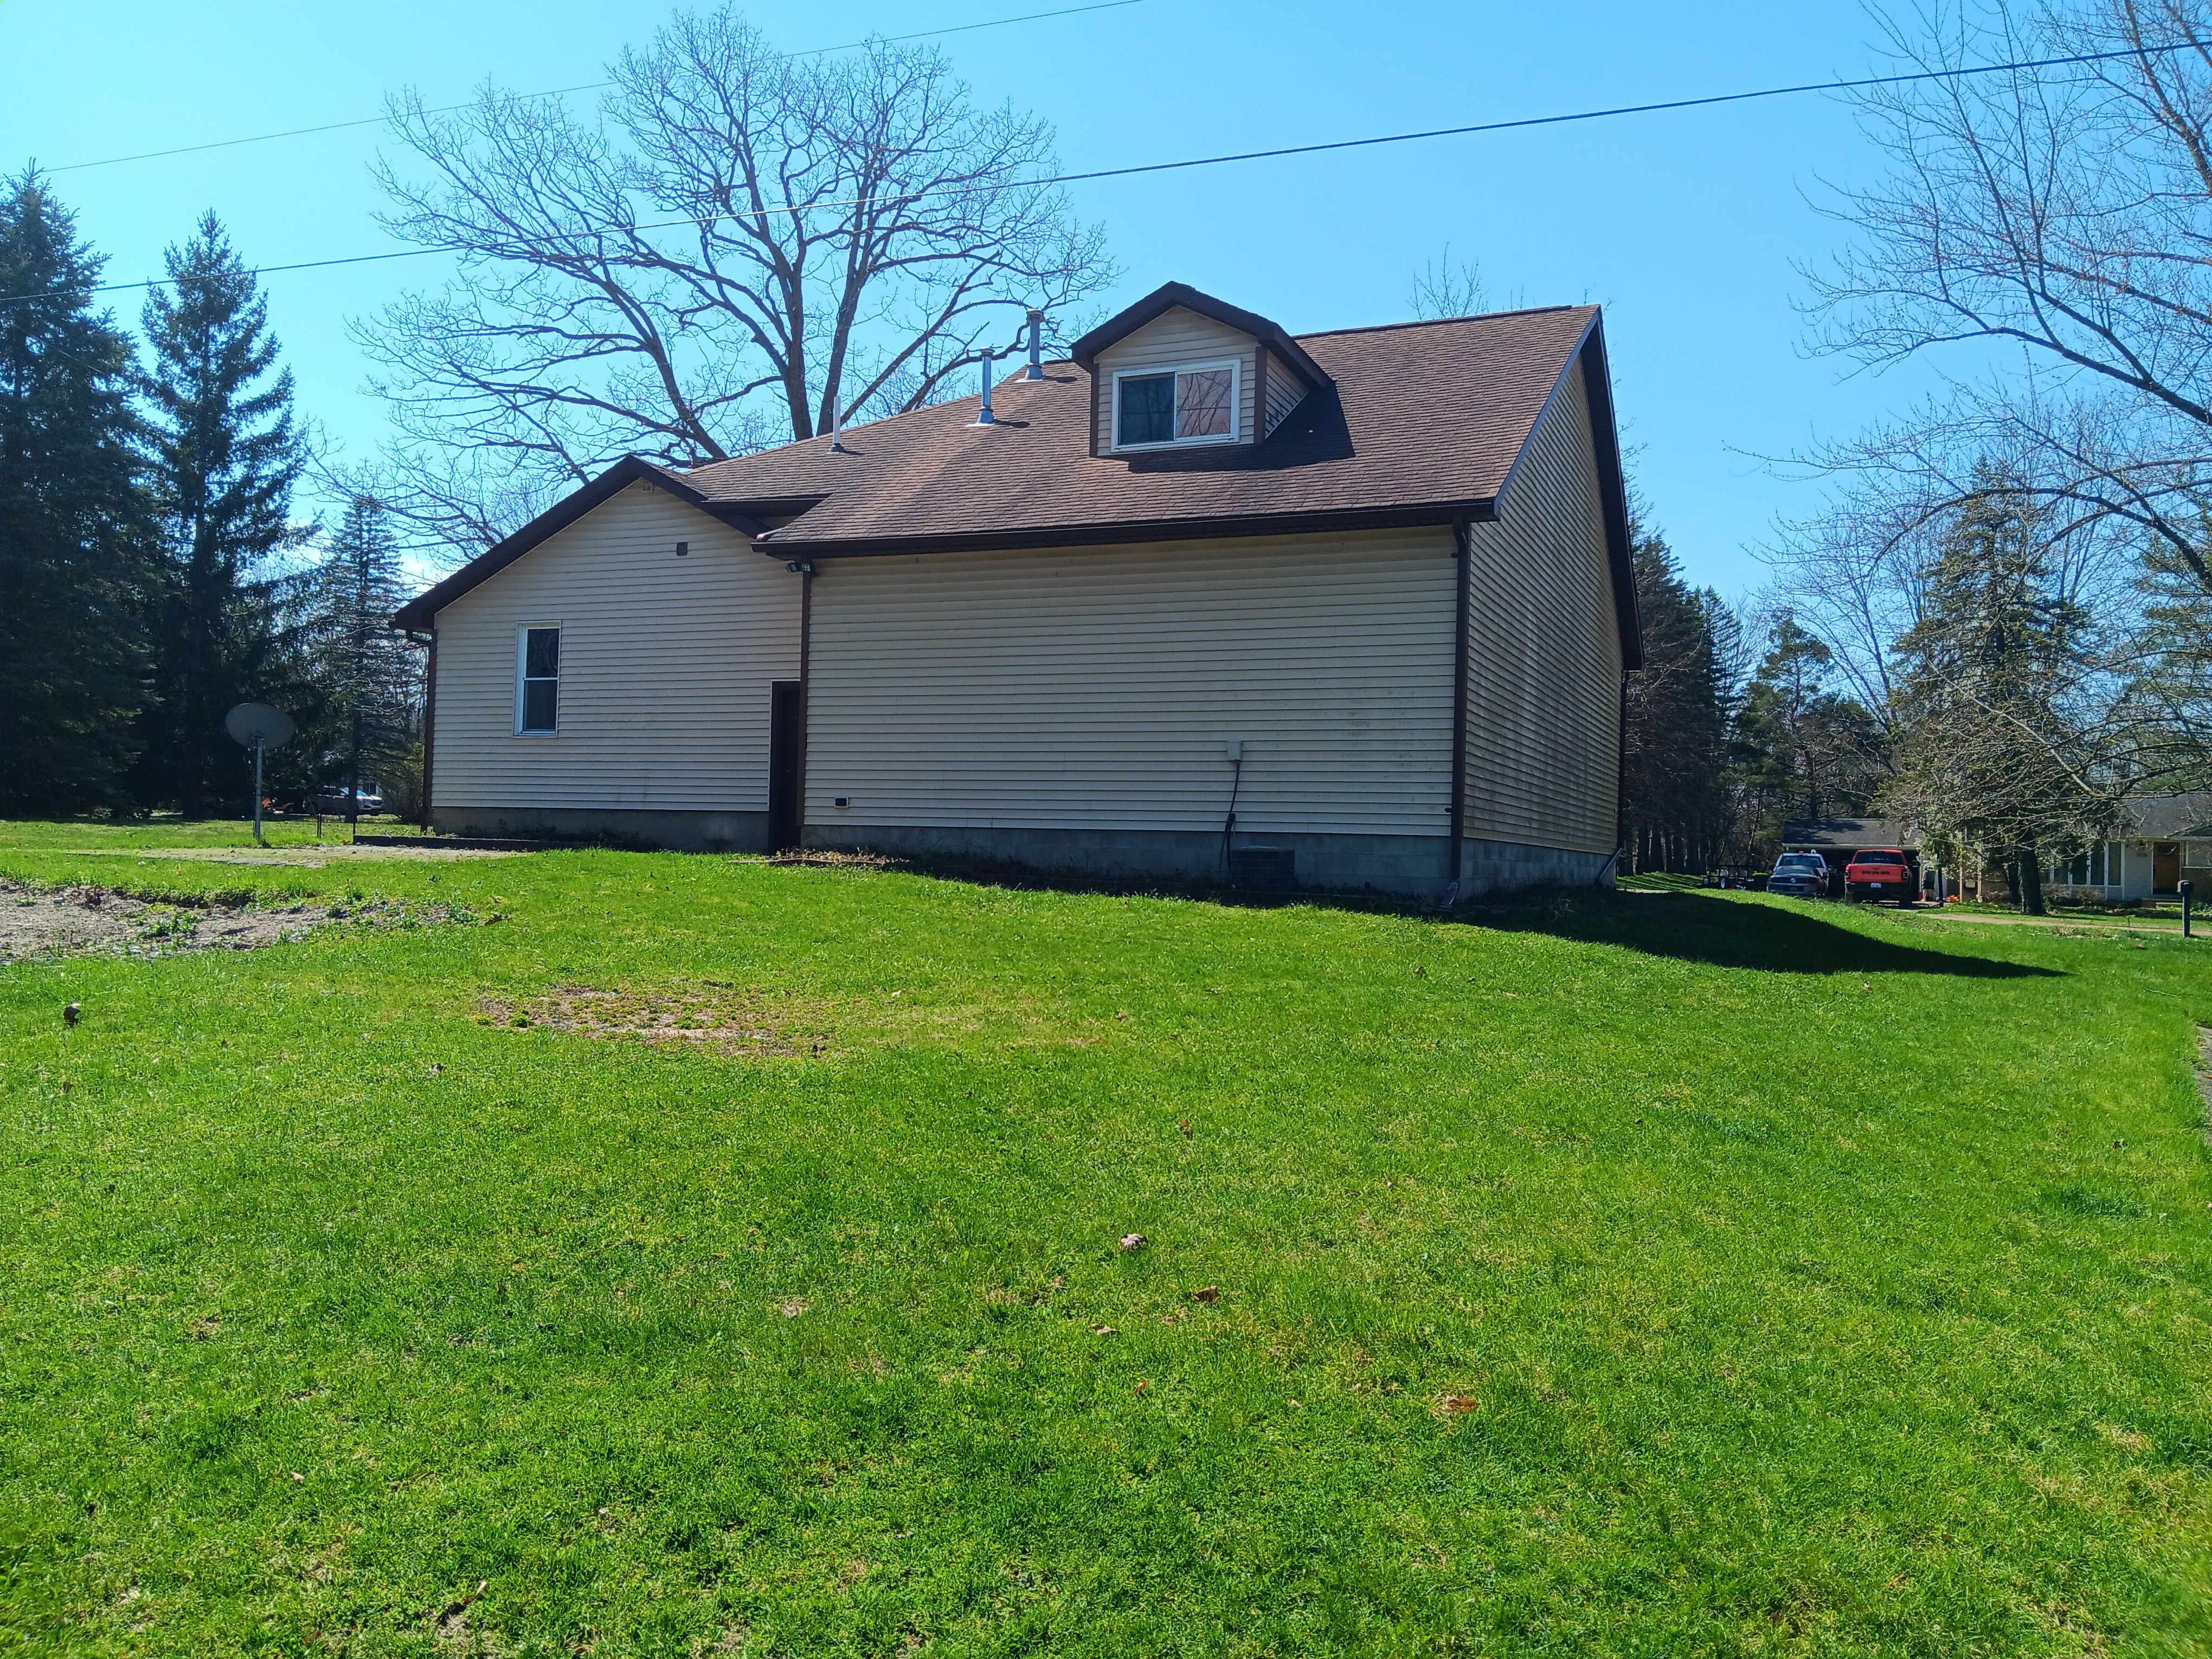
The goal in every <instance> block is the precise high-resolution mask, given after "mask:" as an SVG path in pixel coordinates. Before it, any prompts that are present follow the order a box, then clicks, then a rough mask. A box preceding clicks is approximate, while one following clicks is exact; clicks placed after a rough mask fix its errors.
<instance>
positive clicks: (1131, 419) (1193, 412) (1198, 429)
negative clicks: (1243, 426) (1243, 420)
mask: <svg viewBox="0 0 2212 1659" xmlns="http://www.w3.org/2000/svg"><path fill="white" fill-rule="evenodd" d="M1237 368H1238V366H1237V363H1235V362H1225V363H1196V364H1193V365H1192V366H1191V367H1190V368H1176V369H1169V370H1165V371H1155V370H1147V371H1146V372H1143V373H1134V372H1130V373H1124V374H1116V375H1115V377H1114V447H1115V448H1116V449H1133V448H1137V447H1140V446H1146V445H1152V444H1218V443H1228V442H1231V441H1234V440H1235V438H1236V436H1237Z"/></svg>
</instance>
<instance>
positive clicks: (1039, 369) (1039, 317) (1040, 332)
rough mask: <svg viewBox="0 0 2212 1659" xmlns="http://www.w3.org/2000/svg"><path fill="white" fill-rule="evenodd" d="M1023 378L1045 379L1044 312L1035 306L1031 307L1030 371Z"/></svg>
mask: <svg viewBox="0 0 2212 1659" xmlns="http://www.w3.org/2000/svg"><path fill="white" fill-rule="evenodd" d="M1022 378H1023V379H1024V380H1042V379H1044V313H1042V311H1039V310H1038V309H1037V308H1036V307H1035V306H1031V307H1030V372H1029V373H1028V374H1024V375H1023V376H1022Z"/></svg>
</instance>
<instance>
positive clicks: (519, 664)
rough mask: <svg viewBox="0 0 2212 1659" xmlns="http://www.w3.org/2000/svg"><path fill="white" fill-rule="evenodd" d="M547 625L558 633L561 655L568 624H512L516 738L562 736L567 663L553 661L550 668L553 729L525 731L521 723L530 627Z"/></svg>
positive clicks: (528, 656)
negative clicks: (563, 697) (562, 711)
mask: <svg viewBox="0 0 2212 1659" xmlns="http://www.w3.org/2000/svg"><path fill="white" fill-rule="evenodd" d="M546 628H550V629H553V630H554V632H556V634H558V635H560V636H561V644H560V647H559V649H560V652H561V654H562V657H563V658H565V657H566V656H567V655H568V623H557V622H529V623H516V624H515V626H514V735H515V736H516V737H518V738H557V737H559V736H560V735H561V682H562V680H564V679H566V678H568V664H567V662H565V661H561V662H558V663H556V666H555V668H554V671H553V729H552V730H551V731H550V732H536V731H525V730H524V729H523V726H522V710H523V686H524V680H525V675H526V671H527V670H528V668H529V666H530V635H531V633H532V630H533V629H546Z"/></svg>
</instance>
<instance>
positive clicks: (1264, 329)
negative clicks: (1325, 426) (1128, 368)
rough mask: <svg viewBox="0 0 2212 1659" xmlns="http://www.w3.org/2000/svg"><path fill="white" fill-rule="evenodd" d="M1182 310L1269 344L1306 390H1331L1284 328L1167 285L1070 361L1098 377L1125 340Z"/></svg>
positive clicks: (1092, 337)
mask: <svg viewBox="0 0 2212 1659" xmlns="http://www.w3.org/2000/svg"><path fill="white" fill-rule="evenodd" d="M1177 306H1181V307H1182V308H1183V309H1184V310H1185V311H1194V312H1196V313H1198V314H1199V315H1200V316H1201V317H1211V318H1212V319H1213V320H1214V321H1215V322H1217V323H1219V324H1221V325H1224V326H1225V327H1227V328H1234V329H1238V330H1241V331H1243V332H1244V333H1246V334H1249V335H1251V336H1252V337H1254V338H1255V339H1257V340H1259V341H1261V343H1264V344H1265V345H1266V346H1267V349H1269V350H1270V351H1273V353H1274V354H1275V356H1278V357H1279V358H1281V359H1282V360H1283V361H1284V362H1285V363H1287V364H1289V365H1290V368H1291V372H1292V373H1294V374H1297V377H1298V378H1299V379H1300V380H1304V382H1305V383H1306V390H1307V391H1309V392H1318V391H1320V390H1321V389H1322V387H1323V386H1328V385H1329V384H1331V382H1330V380H1329V378H1328V375H1327V374H1324V373H1322V367H1321V365H1320V364H1319V363H1317V362H1314V360H1313V359H1312V358H1311V357H1310V356H1307V355H1306V350H1305V348H1304V346H1302V345H1300V344H1299V343H1297V341H1296V340H1293V339H1292V338H1291V337H1290V336H1289V335H1288V334H1286V333H1285V332H1284V331H1283V330H1282V327H1281V325H1279V324H1276V323H1271V322H1269V321H1268V320H1267V319H1266V318H1265V317H1262V316H1261V315H1260V314H1259V313H1257V312H1255V311H1247V310H1245V309H1244V308H1243V307H1242V306H1232V305H1231V304H1230V303H1229V302H1228V301H1226V300H1217V299H1215V298H1214V297H1213V296H1212V295H1211V294H1201V293H1200V292H1199V291H1198V290H1197V289H1194V288H1193V287H1192V286H1191V285H1190V284H1189V283H1161V284H1160V286H1159V287H1158V288H1156V289H1153V290H1152V292H1151V293H1150V294H1147V295H1146V296H1145V297H1144V298H1143V299H1141V300H1139V301H1137V303H1136V304H1134V305H1133V306H1131V307H1128V308H1127V310H1126V311H1122V312H1120V313H1116V314H1115V315H1114V316H1112V317H1109V318H1108V319H1106V320H1105V321H1104V322H1103V323H1101V324H1099V325H1098V326H1097V327H1096V328H1094V329H1092V330H1091V332H1089V333H1088V334H1086V335H1085V336H1084V337H1082V338H1081V339H1079V340H1078V341H1077V342H1076V343H1074V344H1073V346H1071V347H1069V348H1068V354H1067V355H1068V357H1069V359H1070V360H1071V361H1072V362H1073V363H1074V364H1075V366H1076V367H1077V368H1079V369H1082V370H1083V371H1084V372H1085V374H1089V373H1091V372H1092V368H1091V361H1092V359H1094V358H1095V357H1097V355H1098V354H1099V353H1100V352H1102V351H1103V350H1104V349H1106V348H1107V347H1108V346H1109V345H1112V344H1113V343H1114V342H1115V341H1116V340H1118V339H1121V337H1123V336H1124V335H1128V334H1133V333H1135V332H1136V331H1138V330H1139V329H1140V328H1142V327H1143V326H1144V325H1146V323H1149V322H1151V321H1152V319H1154V318H1155V317H1158V316H1162V315H1164V313H1168V312H1170V311H1173V310H1174V309H1175V308H1176V307H1177Z"/></svg>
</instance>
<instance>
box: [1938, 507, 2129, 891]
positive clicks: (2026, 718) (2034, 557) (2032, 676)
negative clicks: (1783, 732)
mask: <svg viewBox="0 0 2212 1659" xmlns="http://www.w3.org/2000/svg"><path fill="white" fill-rule="evenodd" d="M1979 482H1980V487H1979V488H1978V489H1977V490H1976V491H1975V493H1974V494H1973V495H1972V497H1970V498H1969V499H1968V500H1967V501H1966V503H1965V504H1964V505H1963V506H1962V507H1960V509H1959V511H1958V512H1957V513H1956V514H1955V515H1954V519H1953V521H1952V523H1951V525H1950V526H1949V528H1948V532H1946V534H1945V535H1944V537H1943V538H1942V542H1941V544H1939V546H1938V548H1937V549H1936V553H1935V556H1934V557H1933V558H1932V560H1931V561H1930V562H1929V568H1927V570H1926V571H1925V572H1924V573H1923V581H1922V602H1921V612H1920V620H1919V621H1918V622H1917V623H1915V625H1914V626H1913V627H1912V629H1911V630H1910V631H1909V632H1908V633H1906V634H1905V636H1904V638H1903V639H1901V640H1900V641H1899V642H1898V644H1899V653H1900V654H1901V655H1902V656H1903V658H1904V659H1905V665H1906V671H1905V677H1904V679H1903V681H1902V683H1901V684H1900V687H1899V699H1898V701H1899V710H1900V713H1901V714H1903V716H1904V720H1903V722H1902V726H1901V730H1902V732H1904V734H1905V736H1904V738H1903V740H1902V741H1901V742H1900V745H1899V773H1900V776H1899V798H1900V799H1901V800H1903V801H1905V802H1906V803H1908V804H1909V805H1911V808H1912V809H1913V811H1915V814H1916V816H1917V817H1919V819H1920V821H1921V823H1922V824H1923V827H1924V828H1926V829H1929V830H1931V831H1933V832H1934V833H1935V835H1936V837H1937V839H1938V840H1939V841H1940V842H1943V843H1946V844H1949V845H1953V846H1955V847H1958V848H1979V849H1981V851H1982V853H1983V854H1984V856H1986V857H1989V858H1990V859H1993V860H1996V862H1997V863H1998V864H2000V865H2001V866H2003V867H2005V868H2007V869H2008V870H2010V871H2011V872H2012V876H2013V881H2014V884H2015V891H2016V893H2017V895H2018V896H2019V899H2020V902H2021V908H2023V909H2025V910H2027V911H2028V912H2029V913H2030V914H2032V915H2040V914H2041V913H2042V910H2043V890H2042V878H2041V871H2042V866H2044V864H2045V862H2046V861H2047V860H2048V859H2049V858H2050V857H2051V855H2052V854H2055V853H2063V852H2068V851H2071V850H2073V849H2074V848H2077V847H2079V846H2080V845H2081V843H2082V842H2085V841H2087V840H2090V839H2093V838H2095V837H2096V836H2098V835H2099V834H2100V833H2101V831H2102V829H2103V828H2104V822H2103V820H2104V817H2105V816H2106V812H2107V810H2108V809H2107V806H2106V803H2105V802H2104V801H2103V800H2102V799H2100V796H2099V794H2098V793H2096V792H2095V791H2093V790H2092V789H2091V788H2089V787H2087V780H2088V778H2089V776H2090V775H2091V774H2092V773H2093V771H2094V770H2095V769H2096V757H2095V755H2094V754H2093V745H2092V743H2091V741H2090V739H2089V737H2088V734H2087V730H2086V728H2085V727H2084V726H2083V724H2082V723H2081V721H2080V720H2078V719H2077V718H2076V714H2075V703H2076V702H2078V701H2079V700H2080V698H2081V686H2082V684H2084V682H2085V680H2086V678H2087V673H2088V671H2089V666H2090V663H2091V659H2092V658H2093V655H2094V642H2093V638H2092V630H2091V621H2090V617H2089V616H2088V615H2087V611H2085V609H2084V608H2083V607H2082V606H2081V605H2080V604H2079V603H2078V602H2077V601H2076V600H2075V599H2073V598H2072V597H2071V596H2070V595H2069V593H2068V592H2067V591H2066V589H2065V585H2064V582H2063V578H2062V575H2061V573H2060V571H2059V570H2058V568H2057V562H2056V558H2055V556H2054V553H2053V550H2052V549H2051V545H2050V544H2049V541H2048V539H2047V533H2048V527H2047V526H2045V524H2044V523H2043V522H2042V520H2041V518H2040V515H2039V513H2038V512H2037V511H2036V509H2035V508H2034V507H2032V506H2031V505H2030V504H2028V503H2027V501H2025V500H2023V498H2022V497H2021V493H2020V492H2019V491H2018V490H2016V489H2011V488H2010V487H2008V481H2007V480H2006V479H2005V478H2004V477H2002V476H2001V475H1999V474H1997V473H1996V472H1995V471H1991V470H1990V469H1986V468H1985V469H1984V471H1983V474H1982V477H1981V479H1980V481H1979Z"/></svg>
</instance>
